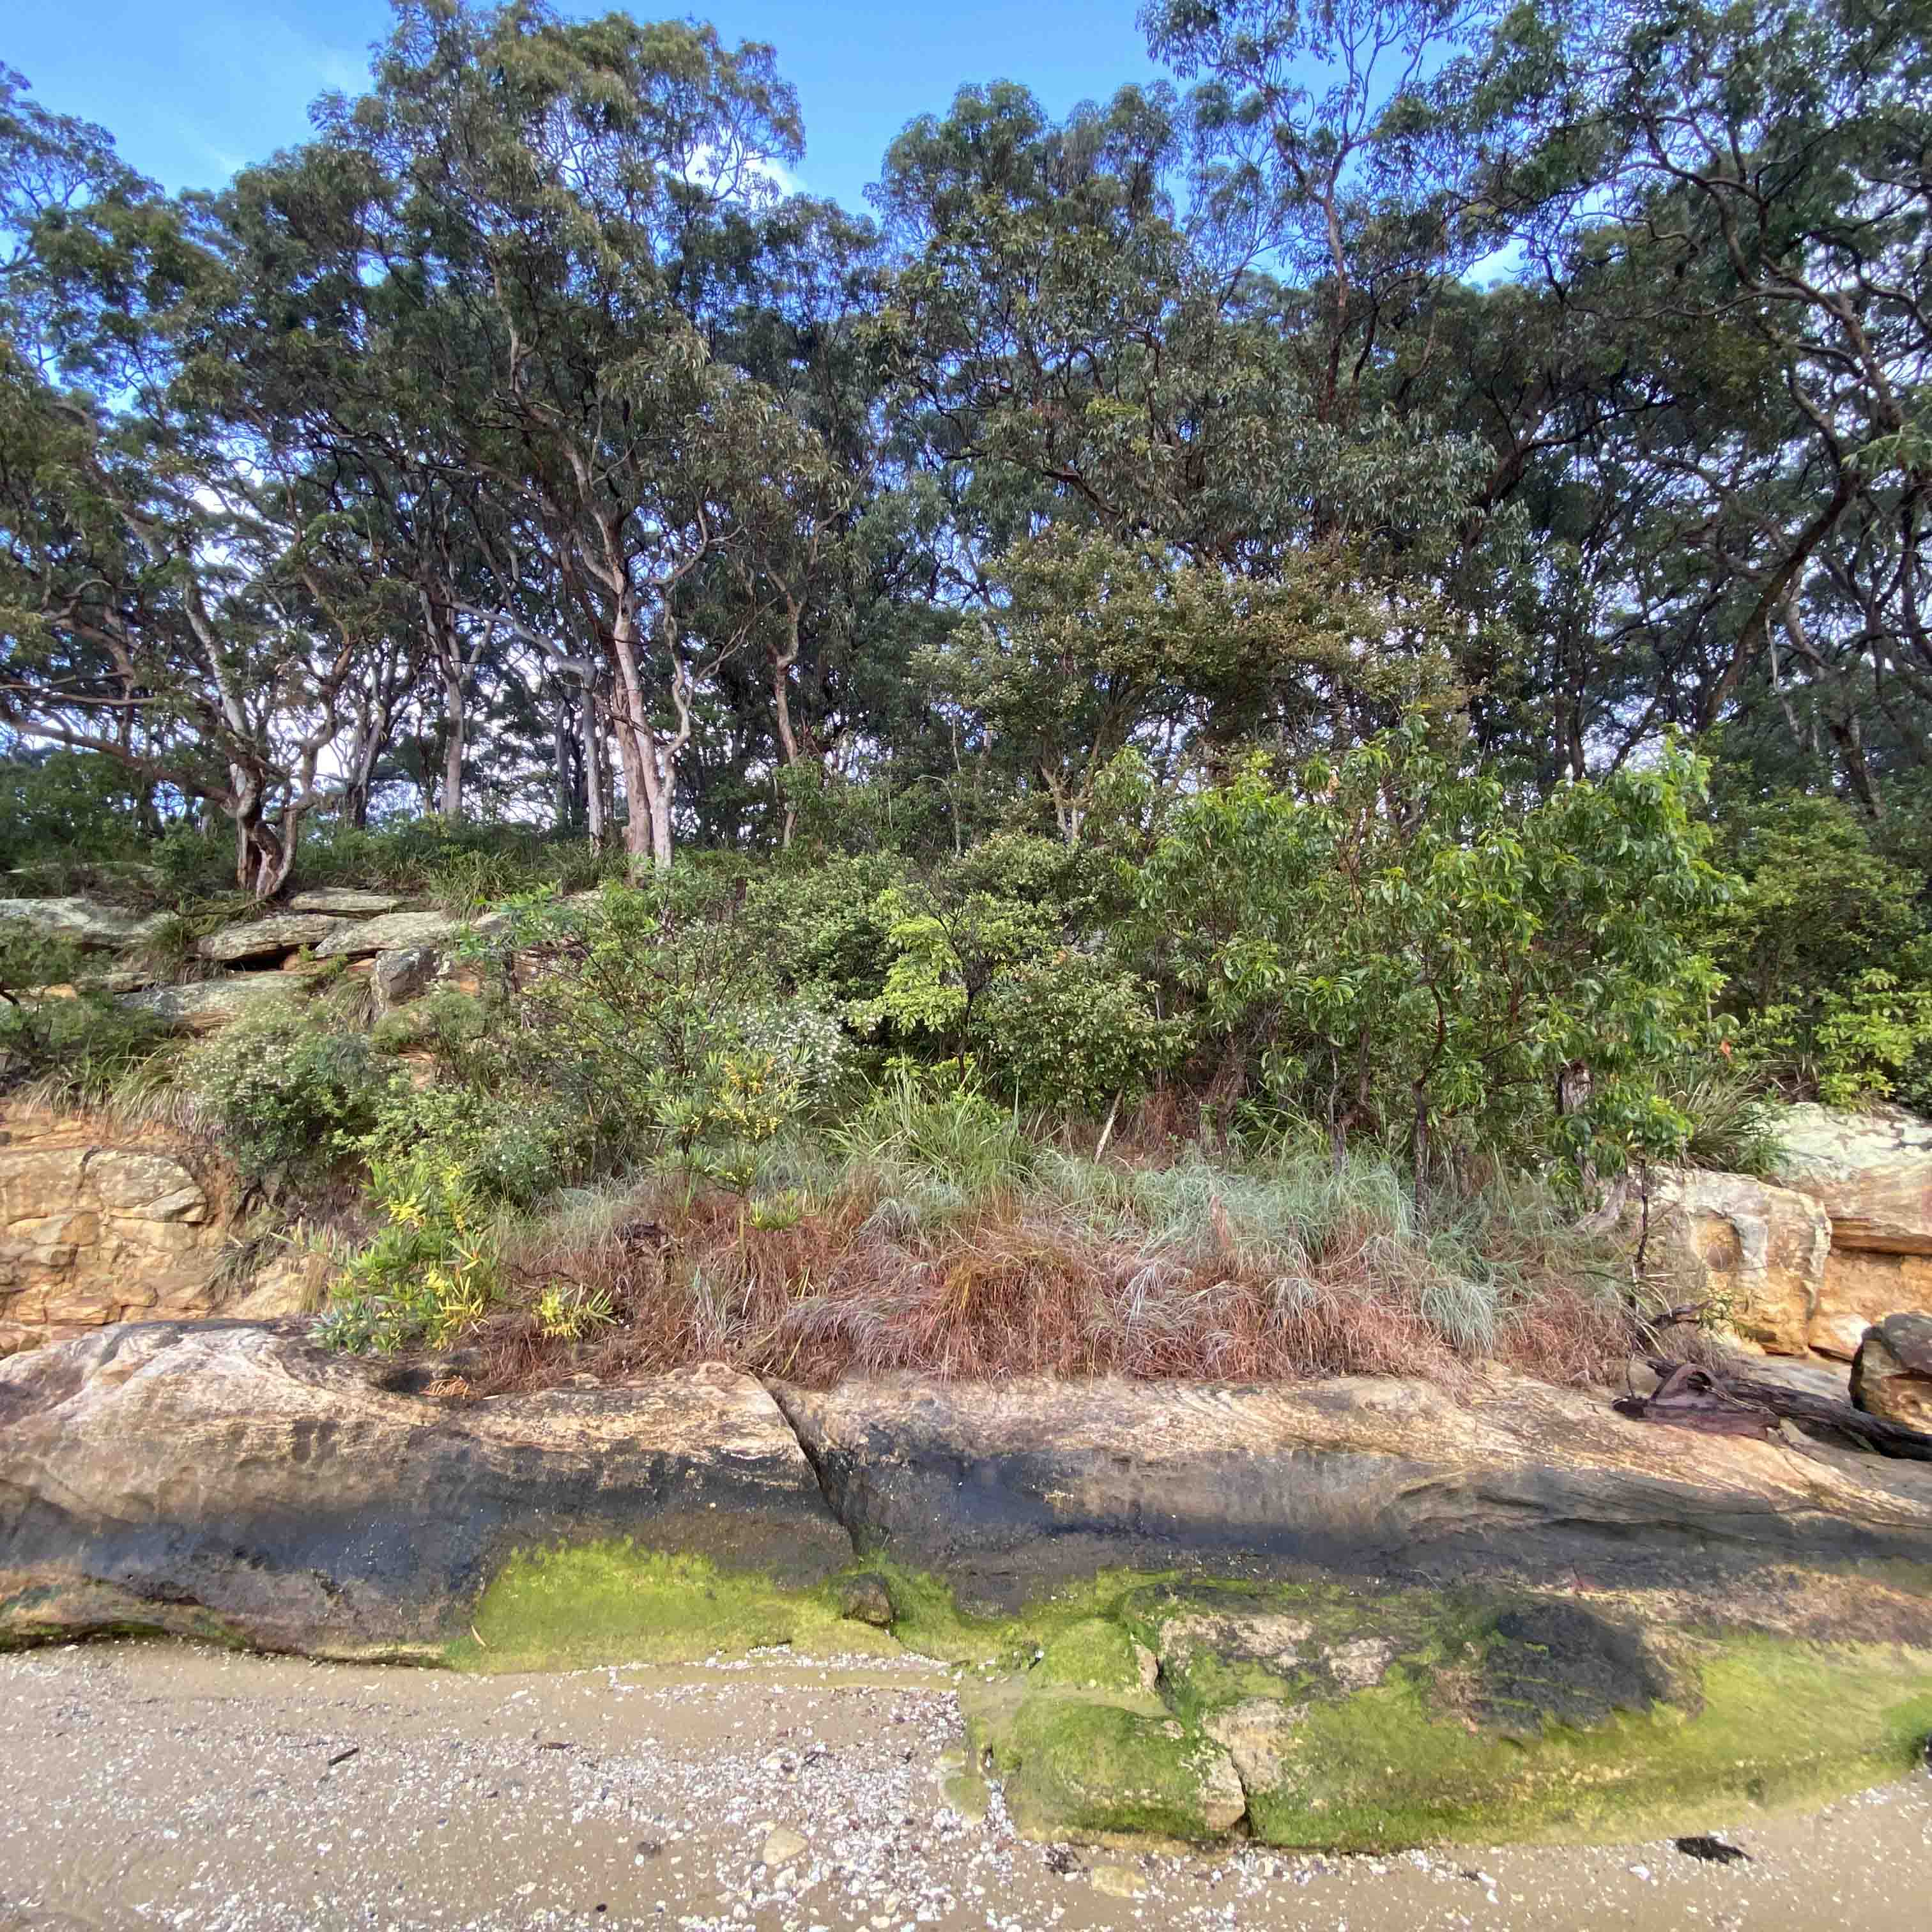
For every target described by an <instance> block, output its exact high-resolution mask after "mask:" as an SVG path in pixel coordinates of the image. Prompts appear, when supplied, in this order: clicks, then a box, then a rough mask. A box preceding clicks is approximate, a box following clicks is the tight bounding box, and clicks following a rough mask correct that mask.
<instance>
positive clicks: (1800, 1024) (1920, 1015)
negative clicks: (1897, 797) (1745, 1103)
mask: <svg viewBox="0 0 1932 1932" xmlns="http://www.w3.org/2000/svg"><path fill="white" fill-rule="evenodd" d="M1726 856H1727V858H1728V859H1729V860H1730V863H1731V864H1732V865H1733V866H1734V867H1735V868H1736V886H1735V889H1734V890H1733V892H1732V894H1731V895H1730V899H1729V901H1728V902H1727V904H1724V906H1723V907H1721V908H1719V909H1718V910H1717V912H1716V913H1715V916H1714V917H1713V919H1712V921H1711V922H1710V926H1709V944H1710V947H1711V950H1712V956H1713V958H1714V959H1715V962H1716V963H1717V965H1718V968H1719V969H1720V970H1721V971H1722V972H1723V973H1724V976H1725V984H1724V991H1723V994H1722V996H1721V998H1722V1004H1723V1007H1724V1010H1726V1011H1727V1013H1730V1014H1731V1015H1733V1016H1735V1018H1736V1021H1737V1023H1738V1037H1737V1051H1738V1053H1739V1056H1740V1057H1741V1058H1742V1059H1743V1060H1744V1061H1745V1062H1746V1063H1747V1064H1749V1065H1751V1066H1752V1067H1757V1068H1759V1069H1760V1070H1763V1072H1764V1073H1766V1074H1767V1075H1769V1076H1770V1077H1771V1078H1772V1079H1774V1080H1775V1081H1776V1082H1778V1085H1781V1087H1783V1088H1785V1089H1786V1090H1787V1091H1789V1092H1792V1093H1795V1094H1815V1095H1817V1097H1819V1098H1820V1099H1822V1100H1827V1101H1830V1102H1832V1103H1836V1104H1840V1105H1850V1104H1854V1103H1856V1102H1858V1101H1859V1100H1863V1099H1865V1098H1868V1097H1878V1096H1882V1095H1885V1094H1892V1093H1894V1092H1900V1093H1902V1094H1903V1095H1904V1097H1906V1098H1908V1099H1909V1098H1911V1097H1912V1096H1914V1095H1915V1094H1920V1093H1924V1094H1927V1095H1928V1096H1932V935H1928V932H1927V925H1926V919H1925V914H1924V908H1923V907H1922V905H1921V889H1922V886H1923V880H1921V878H1920V877H1918V875H1917V874H1915V873H1914V872H1913V871H1912V870H1911V869H1910V868H1909V867H1907V866H1906V865H1903V864H1901V863H1900V862H1897V860H1895V859H1891V858H1889V857H1888V856H1886V855H1885V853H1882V852H1880V851H1879V850H1876V849H1875V848H1874V847H1873V844H1872V842H1871V839H1870V835H1868V833H1867V830H1866V829H1865V828H1864V826H1863V825H1861V823H1860V822H1859V821H1858V819H1857V817H1855V815H1854V814H1852V811H1850V810H1849V808H1847V807H1846V806H1845V805H1842V804H1841V803H1840V802H1838V801H1837V800H1835V799H1825V798H1810V797H1806V796H1802V795H1801V794H1799V793H1785V794H1784V795H1781V796H1778V797H1775V798H1772V799H1767V800H1764V801H1762V802H1754V803H1753V804H1752V805H1751V806H1750V808H1748V809H1747V810H1745V811H1741V812H1739V813H1737V814H1734V815H1733V817H1732V819H1731V820H1730V823H1729V824H1728V825H1727V828H1726Z"/></svg>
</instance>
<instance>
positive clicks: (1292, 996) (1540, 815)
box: [1137, 724, 1722, 1176]
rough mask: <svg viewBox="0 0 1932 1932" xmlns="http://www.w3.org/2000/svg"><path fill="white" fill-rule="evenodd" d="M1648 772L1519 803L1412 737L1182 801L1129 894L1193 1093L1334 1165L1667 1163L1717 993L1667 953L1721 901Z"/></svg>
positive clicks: (1420, 734) (1662, 781) (1465, 763)
mask: <svg viewBox="0 0 1932 1932" xmlns="http://www.w3.org/2000/svg"><path fill="white" fill-rule="evenodd" d="M1702 784H1703V774H1702V771H1701V768H1700V766H1698V765H1697V763H1696V761H1695V760H1692V759H1691V758H1689V757H1686V756H1685V754H1682V753H1681V752H1679V751H1675V750H1673V751H1670V752H1669V753H1668V754H1667V755H1666V756H1665V757H1664V759H1663V760H1661V762H1660V763H1658V766H1656V767H1655V769H1651V770H1648V771H1641V772H1630V771H1627V772H1622V773H1620V774H1619V775H1617V776H1616V777H1614V778H1611V779H1610V780H1607V781H1605V782H1604V784H1601V785H1592V784H1571V785H1566V786H1564V787H1561V788H1559V790H1557V791H1556V793H1554V794H1553V796H1550V798H1548V799H1545V800H1543V801H1541V802H1524V801H1522V800H1519V799H1514V798H1513V797H1511V796H1510V794H1509V793H1507V792H1506V791H1505V789H1504V787H1503V786H1502V784H1500V783H1499V781H1497V780H1496V779H1495V778H1493V777H1492V776H1490V775H1488V774H1487V773H1486V772H1483V771H1481V770H1480V769H1478V767H1477V766H1476V764H1475V761H1474V759H1473V757H1472V755H1471V754H1470V753H1469V751H1468V749H1467V748H1466V747H1465V748H1457V749H1454V750H1451V751H1445V750H1444V749H1443V748H1441V747H1439V745H1436V744H1434V743H1433V742H1431V740H1430V736H1429V735H1428V734H1427V731H1426V730H1424V727H1422V726H1421V725H1420V724H1412V725H1409V726H1406V727H1403V729H1401V730H1397V731H1394V732H1391V733H1388V734H1387V735H1386V736H1383V737H1382V738H1379V739H1373V740H1371V741H1370V742H1368V743H1367V744H1364V745H1361V746H1360V747H1358V748H1356V749H1355V750H1353V751H1349V752H1348V753H1347V754H1346V755H1344V756H1343V757H1340V758H1337V759H1333V760H1330V759H1316V760H1310V762H1309V763H1307V764H1305V765H1304V766H1303V767H1302V768H1301V770H1300V771H1299V772H1298V773H1297V774H1296V775H1295V778H1294V781H1293V782H1292V783H1291V784H1287V785H1282V784H1277V783H1276V782H1275V781H1274V778H1272V777H1271V775H1270V773H1269V772H1268V769H1267V767H1266V766H1265V764H1263V763H1262V762H1260V761H1259V760H1257V761H1256V762H1253V763H1250V765H1248V766H1247V767H1245V768H1244V769H1243V770H1242V771H1241V772H1240V773H1239V774H1238V775H1237V776H1236V777H1235V778H1234V779H1232V781H1230V782H1229V783H1228V784H1224V785H1221V786H1218V787H1215V788H1214V790H1211V791H1209V792H1207V793H1203V794H1202V795H1201V796H1199V797H1198V798H1196V799H1191V800H1190V801H1189V802H1187V803H1186V804H1185V805H1184V806H1183V807H1182V808H1181V809H1180V811H1178V813H1177V814H1175V820H1174V822H1173V823H1172V826H1171V828H1170V829H1169V830H1168V831H1167V832H1166V833H1165V834H1164V835H1163V837H1162V838H1160V841H1159V842H1158V844H1157V845H1156V847H1155V848H1154V851H1153V853H1152V854H1151V856H1150V857H1149V859H1148V862H1147V863H1146V865H1145V867H1143V868H1142V870H1141V872H1140V874H1139V879H1138V882H1137V883H1138V896H1139V908H1140V919H1141V922H1142V935H1141V937H1142V943H1143V944H1145V946H1147V947H1148V948H1149V949H1150V950H1153V951H1156V952H1157V953H1159V954H1160V956H1163V958H1165V959H1166V961H1167V962H1169V974H1170V980H1169V992H1170V998H1171V1001H1172V1004H1171V1005H1170V1007H1169V1010H1178V1011H1179V1012H1181V1013H1182V1014H1183V1015H1184V1017H1185V1018H1186V1019H1187V1022H1188V1024H1189V1025H1190V1029H1191V1031H1192V1035H1193V1040H1194V1041H1195V1043H1196V1048H1197V1050H1198V1052H1199V1054H1200V1055H1202V1059H1203V1061H1204V1063H1205V1064H1204V1067H1203V1071H1204V1073H1205V1074H1206V1075H1207V1077H1208V1079H1210V1080H1211V1082H1213V1083H1214V1085H1215V1086H1217V1087H1219V1088H1221V1089H1222V1090H1223V1091H1240V1089H1241V1088H1243V1087H1244V1086H1246V1087H1249V1088H1259V1090H1260V1091H1261V1092H1262V1093H1263V1094H1265V1095H1266V1096H1267V1097H1268V1100H1270V1101H1271V1103H1272V1104H1274V1106H1276V1107H1277V1108H1278V1109H1280V1110H1281V1111H1282V1112H1283V1113H1284V1114H1286V1115H1298V1116H1301V1117H1303V1118H1306V1119H1307V1120H1309V1121H1313V1122H1315V1123H1317V1124H1319V1126H1320V1127H1322V1129H1324V1130H1325V1131H1326V1132H1327V1133H1328V1134H1329V1136H1331V1139H1332V1140H1333V1142H1334V1145H1336V1146H1337V1148H1343V1147H1345V1146H1346V1145H1348V1144H1349V1142H1351V1141H1352V1139H1357V1138H1368V1139H1373V1140H1376V1141H1379V1142H1381V1143H1382V1144H1383V1145H1390V1146H1401V1147H1404V1148H1406V1151H1407V1154H1408V1157H1409V1160H1410V1161H1411V1163H1412V1165H1413V1166H1414V1167H1415V1169H1416V1170H1417V1172H1418V1175H1421V1174H1422V1173H1424V1172H1427V1170H1428V1169H1429V1167H1430V1163H1431V1160H1432V1158H1433V1157H1434V1156H1435V1155H1436V1154H1437V1153H1439V1151H1442V1148H1443V1144H1444V1143H1445V1142H1448V1143H1449V1144H1450V1145H1466V1146H1469V1147H1472V1148H1475V1149H1477V1150H1480V1151H1483V1152H1484V1153H1487V1154H1494V1155H1499V1156H1502V1157H1506V1158H1509V1159H1512V1160H1517V1161H1519V1162H1534V1161H1537V1160H1546V1159H1559V1160H1561V1161H1562V1163H1564V1164H1565V1166H1566V1167H1567V1169H1568V1172H1571V1174H1572V1175H1578V1176H1580V1175H1584V1174H1586V1173H1588V1172H1591V1171H1592V1170H1595V1171H1596V1172H1601V1173H1604V1174H1608V1173H1612V1172H1616V1169H1618V1168H1619V1167H1620V1166H1622V1163H1623V1162H1624V1160H1625V1158H1626V1157H1628V1154H1629V1153H1630V1152H1631V1151H1632V1150H1634V1149H1638V1148H1641V1149H1643V1150H1645V1151H1648V1152H1650V1153H1652V1154H1658V1155H1667V1154H1673V1153H1675V1152H1676V1151H1679V1150H1680V1149H1681V1148H1682V1142H1683V1139H1684V1136H1685V1132H1686V1130H1687V1123H1686V1122H1685V1120H1684V1118H1683V1117H1682V1115H1681V1114H1679V1113H1678V1112H1676V1109H1673V1107H1672V1106H1670V1103H1669V1102H1668V1100H1667V1099H1666V1098H1665V1097H1664V1095H1663V1094H1661V1092H1660V1091H1659V1085H1658V1080H1659V1073H1660V1070H1661V1069H1662V1068H1664V1067H1667V1066H1668V1065H1669V1064H1672V1063H1673V1061H1676V1060H1677V1059H1678V1058H1681V1057H1682V1056H1683V1055H1684V1054H1685V1052H1687V1051H1688V1050H1690V1049H1691V1047H1692V1046H1694V1044H1696V1043H1700V1042H1701V1040H1703V1037H1704V1034H1705V1032H1706V1022H1705V1019H1704V1015H1705V1011H1706V1005H1707V1003H1708V1001H1709V998H1710V996H1711V995H1712V992H1713V990H1714V989H1715V984H1716V980H1715V974H1713V972H1712V970H1711V968H1710V966H1709V962H1708V961H1707V960H1706V959H1704V958H1703V956H1701V955H1700V953H1698V951H1697V949H1696V947H1695V946H1694V944H1691V941H1689V940H1688V938H1687V937H1686V936H1685V935H1686V933H1687V932H1688V929H1690V928H1691V926H1692V925H1693V923H1694V922H1695V921H1697V919H1699V918H1700V917H1702V916H1708V915H1709V912H1710V910H1712V907H1714V906H1715V904H1717V902H1718V900H1719V898H1720V897H1721V892H1722V886H1721V881H1720V879H1719V877H1718V874H1717V872H1716V871H1715V868H1713V867H1712V865H1711V864H1710V863H1709V860H1708V859H1707V858H1706V856H1705V847H1706V843H1707V839H1706V835H1704V834H1703V832H1702V831H1701V830H1700V828H1699V827H1698V826H1697V824H1695V823H1694V821H1693V819H1692V817H1691V811H1692V808H1693V807H1694V805H1696V804H1697V802H1698V801H1699V799H1700V796H1701V789H1702Z"/></svg>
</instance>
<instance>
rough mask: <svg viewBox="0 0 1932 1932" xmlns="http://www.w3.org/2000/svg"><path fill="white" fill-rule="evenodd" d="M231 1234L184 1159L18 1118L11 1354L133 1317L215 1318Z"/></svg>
mask: <svg viewBox="0 0 1932 1932" xmlns="http://www.w3.org/2000/svg"><path fill="white" fill-rule="evenodd" d="M228 1237H229V1226H228V1222H227V1217H226V1214H225V1213H224V1212H223V1208H222V1205H221V1204H220V1202H218V1201H216V1200H214V1199H211V1198H210V1193H209V1190H208V1188H207V1187H206V1186H205V1184H204V1183H203V1181H202V1180H201V1178H199V1176H197V1175H196V1174H195V1173H194V1172H193V1171H192V1170H191V1169H190V1168H189V1167H188V1166H187V1165H186V1164H185V1163H184V1162H183V1161H182V1160H181V1159H180V1158H179V1157H178V1156H177V1155H175V1154H173V1153H172V1152H170V1151H167V1150H166V1148H162V1147H159V1146H154V1145H147V1146H142V1145H138V1144H137V1145H131V1146H129V1145H118V1146H117V1145H101V1144H100V1143H99V1141H98V1136H97V1134H96V1133H90V1132H89V1130H86V1129H85V1128H84V1127H77V1126H76V1125H75V1124H71V1123H70V1124H60V1123H46V1122H37V1121H23V1120H21V1119H20V1118H16V1119H14V1120H13V1121H12V1122H11V1123H10V1126H9V1128H8V1130H7V1145H4V1146H0V1327H4V1328H5V1331H6V1333H7V1341H8V1343H9V1344H10V1347H11V1348H13V1349H19V1348H22V1347H25V1346H28V1345H29V1344H30V1343H33V1342H35V1341H39V1340H46V1339H58V1338H60V1337H66V1336H71V1335H75V1334H81V1333H83V1332H84V1331H86V1330H87V1329H89V1328H100V1327H101V1326H102V1325H104V1324H106V1323H108V1322H122V1321H125V1320H127V1319H129V1318H130V1316H165V1317H170V1318H188V1317H193V1316H201V1315H207V1314H209V1313H212V1312H213V1311H214V1309H215V1308H216V1307H217V1306H218V1305H219V1304H220V1293H221V1291H220V1289H217V1288H216V1287H214V1286H211V1283H212V1282H213V1280H214V1277H215V1275H216V1273H217V1268H218V1265H219V1256H220V1253H221V1250H222V1249H223V1247H224V1246H225V1244H226V1241H227V1239H228Z"/></svg>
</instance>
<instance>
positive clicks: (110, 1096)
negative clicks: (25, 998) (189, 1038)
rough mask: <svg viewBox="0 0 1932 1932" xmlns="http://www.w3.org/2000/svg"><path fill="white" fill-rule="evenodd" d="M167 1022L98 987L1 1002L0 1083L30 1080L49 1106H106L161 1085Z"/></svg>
mask: <svg viewBox="0 0 1932 1932" xmlns="http://www.w3.org/2000/svg"><path fill="white" fill-rule="evenodd" d="M172 1047H173V1040H172V1034H171V1033H170V1031H169V1028H168V1026H167V1025H166V1022H163V1021H161V1020H159V1019H156V1018H155V1017H154V1016H153V1015H152V1014H151V1013H142V1012H140V1011H139V1010H130V1008H128V1007H121V1006H117V1005H116V1004H115V1003H114V1002H113V1001H112V1000H110V999H107V998H103V997H101V995H98V994H89V993H83V994H81V995H80V996H79V997H78V998H75V999H71V1000H43V1001H37V1002H36V1003H34V1004H31V1005H13V1004H0V1091H5V1089H7V1088H10V1087H14V1086H19V1085H27V1084H28V1083H31V1088H32V1090H33V1096H34V1098H35V1099H36V1100H38V1101H39V1102H40V1103H42V1104H43V1105H45V1106H54V1107H103V1106H110V1105H111V1104H113V1103H115V1101H118V1100H127V1099H131V1098H133V1097H135V1096H136V1095H137V1094H142V1093H145V1092H148V1091H154V1090H156V1089H158V1088H160V1087H163V1086H164V1085H166V1079H167V1076H168V1074H169V1071H170V1070H171V1069H172V1065H173V1062H174V1054H173V1052H172Z"/></svg>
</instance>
